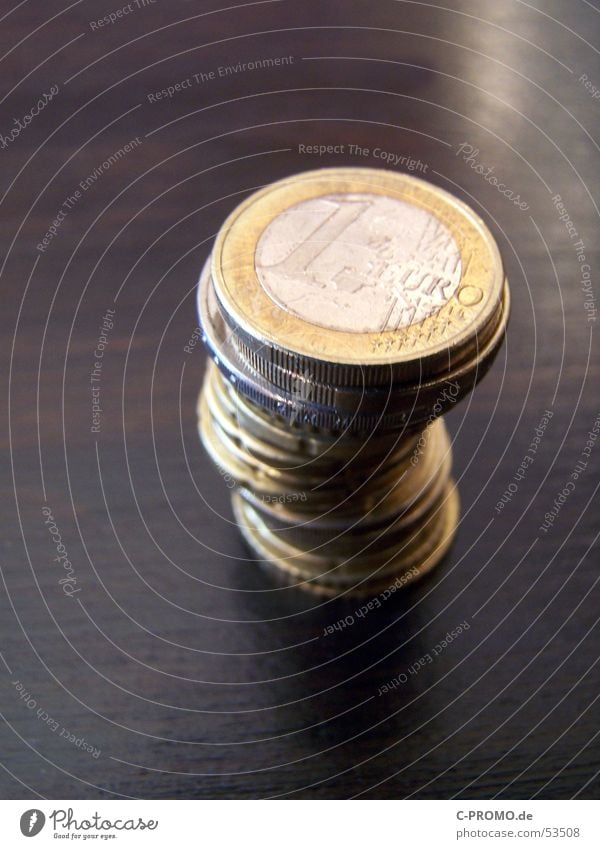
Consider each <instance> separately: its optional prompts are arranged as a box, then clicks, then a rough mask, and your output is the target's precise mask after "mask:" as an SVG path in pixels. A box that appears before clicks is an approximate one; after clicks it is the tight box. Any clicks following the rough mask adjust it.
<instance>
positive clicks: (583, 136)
mask: <svg viewBox="0 0 600 849" xmlns="http://www.w3.org/2000/svg"><path fill="white" fill-rule="evenodd" d="M12 5H13V2H12V0H11V2H10V3H5V4H4V5H3V8H2V14H3V15H4V17H3V19H2V22H1V30H0V33H1V35H0V38H1V42H2V60H1V65H0V68H1V71H2V75H1V77H0V79H1V89H2V91H1V93H2V111H1V113H0V115H1V117H0V133H1V134H2V137H1V140H0V146H1V148H2V149H0V164H1V166H2V170H1V178H0V179H1V191H2V214H1V217H0V228H1V233H2V239H1V248H0V253H1V261H2V265H1V274H2V293H3V294H2V309H1V317H2V323H3V332H2V344H3V350H4V351H5V359H4V360H3V362H4V369H3V375H4V378H5V379H4V380H3V389H4V391H5V392H6V399H7V410H8V415H7V416H6V417H4V418H3V422H4V424H5V425H6V424H8V427H5V428H3V431H4V432H5V433H6V441H5V446H4V449H5V450H4V451H3V469H4V474H5V477H4V486H3V488H2V499H3V504H2V517H3V527H4V533H3V534H2V557H1V565H2V579H3V584H2V596H1V601H0V609H1V616H2V618H1V622H2V634H3V639H2V659H1V660H0V681H1V703H2V716H3V719H4V722H3V724H2V727H1V731H0V753H1V754H0V760H1V763H2V770H1V771H0V788H1V792H2V794H3V795H4V797H6V798H19V797H27V798H36V797H46V798H54V799H56V798H88V797H97V798H121V797H143V798H144V797H145V798H152V797H155V798H174V797H177V798H188V797H194V798H209V797H226V798H240V797H249V798H262V797H293V798H331V797H343V798H346V797H353V796H362V797H371V798H377V797H380V798H404V797H417V798H450V797H454V796H462V797H465V798H468V797H472V798H491V797H498V798H530V797H541V798H545V797H556V798H564V797H571V796H578V797H580V798H586V797H591V796H593V795H594V793H597V791H598V771H599V769H600V754H599V749H598V736H597V735H598V722H597V717H598V709H597V708H598V702H597V699H598V671H597V669H596V667H595V663H596V661H597V657H598V652H597V642H595V638H596V636H597V631H596V630H595V626H596V624H597V611H598V596H597V593H596V592H595V587H596V582H597V571H598V570H597V564H598V561H597V548H595V547H594V546H595V541H596V533H597V524H598V523H597V517H598V509H597V500H595V499H596V490H597V477H598V459H599V457H600V445H599V444H598V439H597V438H596V436H597V430H598V429H600V423H599V422H598V415H599V412H600V401H599V393H598V345H597V340H596V339H595V338H594V333H595V332H597V330H596V326H597V323H598V322H597V315H596V313H595V312H594V303H595V304H596V306H597V303H598V302H597V300H596V301H595V302H594V301H593V298H594V297H595V298H596V299H598V298H599V297H600V289H599V284H598V281H597V270H598V267H599V257H598V251H597V245H598V236H597V224H598V210H597V207H596V201H597V188H598V180H597V174H598V155H597V154H598V148H597V145H596V143H595V141H594V133H595V131H597V128H598V117H599V115H600V100H599V99H598V92H599V91H600V67H599V65H598V61H597V59H598V51H597V49H596V47H595V46H594V45H597V44H598V34H599V31H600V27H599V24H600V16H599V15H598V8H597V4H594V3H590V2H584V0H576V2H567V0H562V2H559V0H549V1H548V2H542V0H534V2H533V3H532V4H530V3H524V2H519V0H514V2H512V0H511V2H507V3H499V2H491V0H490V2H488V1H487V0H484V2H479V3H472V2H469V0H448V1H447V2H446V3H445V4H440V5H436V3H435V2H434V3H430V4H427V3H423V4H421V3H418V2H392V0H379V2H371V3H367V2H358V1H357V0H349V1H348V2H335V3H323V2H319V0H309V2H303V3H299V2H291V0H290V2H287V1H286V0H284V1H283V2H279V0H267V2H254V3H250V4H243V5H239V6H236V5H235V4H230V5H229V6H228V8H223V9H222V10H221V9H220V8H219V4H218V3H213V2H196V3H189V2H178V1H177V2H169V3H167V2H166V0H156V2H154V3H151V2H149V0H146V2H143V0H139V2H135V0H132V3H131V4H129V5H128V6H126V5H125V4H123V5H121V6H120V5H119V2H118V0H112V2H105V0H99V2H95V3H91V2H77V3H70V4H68V3H66V2H63V3H61V2H57V0H48V2H45V3H43V4H41V3H34V2H25V3H21V4H16V3H15V8H14V10H13V9H12ZM223 5H225V4H223ZM595 6H596V7H595ZM117 9H120V10H121V14H120V16H117V17H115V18H114V22H112V23H111V22H110V20H111V19H110V17H109V18H108V19H107V21H108V22H103V25H100V23H98V22H99V21H100V20H101V19H102V18H103V16H105V15H109V14H110V13H115V14H116V13H117ZM113 17H114V16H113ZM266 60H279V61H277V62H275V61H273V62H267V61H266ZM244 66H245V67H244ZM228 68H229V70H227V69H228ZM220 69H221V70H220ZM169 87H172V89H173V90H172V91H169ZM161 91H162V92H164V91H166V93H163V94H160V92H161ZM40 99H41V100H42V103H41V105H37V104H38V101H40ZM306 145H334V146H337V148H334V149H333V150H332V151H331V152H330V153H325V154H324V155H322V156H319V155H315V154H310V153H307V152H302V151H304V147H303V146H306ZM465 145H466V146H468V147H465ZM461 146H462V147H461ZM358 148H362V149H364V150H367V153H366V154H364V155H363V154H362V153H361V152H360V151H359V150H358ZM469 154H470V155H469ZM384 155H385V158H384ZM390 156H391V158H389V157H390ZM401 157H405V159H404V160H403V161H401V159H400V158H401ZM406 157H412V158H413V159H415V160H418V161H419V162H420V164H416V163H413V165H415V167H416V170H415V171H413V173H415V174H417V176H422V177H424V178H425V179H429V180H431V181H432V182H434V183H436V184H437V185H439V186H441V187H443V188H445V189H449V190H451V191H453V192H455V193H456V194H457V195H458V196H459V197H461V198H463V199H465V200H466V201H468V202H469V203H470V204H472V205H473V206H474V207H475V209H476V210H477V211H478V212H479V213H480V214H481V215H482V217H483V218H484V219H485V220H486V221H487V223H488V224H489V225H490V227H491V228H492V230H493V232H494V233H495V235H496V237H497V239H498V242H499V244H500V247H501V250H502V254H503V257H504V261H505V265H506V270H507V274H508V276H509V279H510V284H511V291H512V298H513V308H512V319H511V324H510V328H509V332H508V338H507V341H506V345H505V346H504V347H503V349H502V351H501V353H500V355H499V357H498V359H497V361H496V363H495V365H494V367H493V369H492V371H491V372H490V374H489V375H488V376H487V378H486V379H485V380H484V382H483V383H482V384H481V385H480V386H479V387H478V388H477V390H476V391H475V393H474V394H473V396H472V398H471V399H470V400H469V401H467V402H464V403H462V404H461V405H460V406H459V407H457V408H456V409H455V410H453V411H452V413H451V415H449V416H448V426H449V428H450V430H451V433H452V437H453V440H454V452H455V461H454V462H455V472H456V475H457V477H458V478H459V482H460V492H461V498H462V511H463V512H462V521H461V524H460V529H459V533H458V537H457V540H456V544H455V546H454V548H453V550H452V553H451V555H450V556H449V557H448V559H447V561H446V562H445V564H444V565H443V567H442V568H440V569H438V570H437V571H436V572H435V574H433V575H432V576H431V578H430V579H428V580H427V581H425V582H423V583H421V584H419V585H418V586H415V587H414V589H410V590H408V591H406V592H404V593H402V594H400V593H396V594H395V595H394V596H393V598H391V599H390V600H389V601H387V602H386V603H385V604H383V605H382V606H381V608H380V609H378V610H374V611H372V612H371V613H369V614H368V615H367V616H364V617H363V618H359V617H357V616H356V609H357V604H356V602H352V601H348V600H344V599H341V600H332V601H327V602H324V601H320V600H318V599H315V598H314V597H313V596H311V595H309V594H306V593H305V592H303V591H301V590H298V589H289V588H288V589H286V588H284V587H282V586H280V585H278V584H276V583H275V582H274V580H273V579H272V578H271V577H270V576H269V574H267V573H265V572H264V571H263V570H262V569H260V568H258V567H257V566H256V564H253V563H252V562H251V561H250V560H248V553H247V552H246V551H245V549H244V547H243V544H242V542H241V540H240V537H239V535H238V534H237V532H236V531H235V528H234V525H233V519H232V514H231V510H230V506H229V493H228V490H227V488H226V486H225V483H224V481H223V480H222V477H221V475H220V474H219V472H218V471H217V470H216V469H215V468H214V467H213V466H212V465H211V463H210V462H209V461H208V459H207V458H206V456H205V455H204V453H203V451H202V449H201V447H200V444H199V440H198V436H197V430H196V415H195V402H196V398H197V395H198V391H199V387H200V383H201V378H202V374H203V364H204V355H203V352H202V350H201V345H200V344H195V341H196V336H195V335H194V334H195V328H196V325H197V319H196V315H195V302H194V288H195V283H196V280H197V277H198V274H199V271H200V268H201V265H202V263H203V261H204V259H205V257H206V256H207V254H208V251H209V250H210V245H211V240H212V239H213V237H214V234H215V232H216V230H217V229H218V227H219V225H220V223H221V222H222V220H223V218H224V217H225V215H226V214H227V213H228V212H229V211H230V210H231V209H232V208H233V207H234V206H235V205H236V204H237V203H238V202H239V201H240V200H241V199H243V198H244V197H246V196H247V195H248V193H249V192H251V191H252V190H253V189H255V188H256V187H259V186H262V185H264V184H266V183H268V182H270V181H272V180H274V179H277V178H280V177H282V176H285V175H288V174H291V173H294V172H299V171H303V170H307V169H312V168H315V167H318V166H335V165H342V164H344V165H367V166H373V167H384V166H387V167H389V168H391V169H392V170H397V171H406V170H407V165H409V164H410V163H409V161H408V159H406ZM478 165H479V166H481V167H479V168H477V167H475V166H478ZM488 169H493V170H492V171H489V170H488ZM492 175H494V176H496V177H497V178H498V181H499V182H501V183H502V184H503V186H504V193H502V192H500V191H499V188H498V187H497V186H495V185H494V184H493V181H491V179H490V178H491V176H492ZM557 195H560V196H561V198H562V201H559V199H558V198H557V197H556V196H557ZM516 196H519V197H518V199H517V198H516ZM519 203H520V204H521V205H520V206H519V205H518V204H519ZM560 203H562V204H563V206H562V207H561V206H560V205H559V204H560ZM561 216H562V218H561ZM575 234H576V235H575ZM44 239H46V242H44ZM580 240H581V243H580ZM579 243H580V244H579ZM578 244H579V252H580V253H583V254H584V255H585V260H582V259H580V258H579V257H578V250H577V245H578ZM587 272H589V275H588V274H587ZM588 276H589V277H590V279H591V280H592V281H593V285H592V288H591V289H590V288H589V287H588V288H586V287H587V278H588ZM582 281H583V282H582ZM109 311H113V312H109ZM99 346H100V347H99ZM99 354H102V355H103V356H102V357H100V356H99ZM97 364H99V365H97ZM92 389H93V390H94V392H95V394H94V395H93V394H92ZM94 401H96V404H97V406H98V407H99V408H100V409H101V413H100V414H99V416H97V417H96V418H95V419H94V418H93V412H94V410H93V402H94ZM545 411H550V412H551V413H552V416H551V418H550V417H549V416H547V417H546V418H547V419H548V421H547V423H546V425H545V426H544V424H543V418H544V416H545V415H546V414H545ZM540 423H542V425H541V427H540ZM94 427H95V428H96V430H95V431H94V430H93V428H94ZM594 427H596V431H594ZM536 429H538V430H537V431H536ZM536 432H537V433H538V436H539V437H540V438H539V441H538V442H534V444H535V446H536V451H535V453H530V454H529V456H530V457H532V458H533V461H532V462H531V463H530V464H529V465H528V466H527V468H526V469H525V471H524V473H520V472H519V469H520V467H522V461H523V458H524V457H525V456H526V455H527V454H528V452H529V449H530V446H531V444H532V442H533V441H534V439H535V437H536ZM590 433H591V434H592V435H591V436H590V435H589V434H590ZM581 461H582V463H585V464H586V465H585V466H584V465H583V464H582V463H581ZM578 464H579V465H578ZM574 473H575V474H577V477H573V474H574ZM569 482H571V484H572V485H569ZM507 492H508V496H505V502H506V503H505V504H503V506H502V508H501V509H499V508H497V504H498V502H499V501H500V500H501V498H502V496H503V494H504V493H507ZM563 492H564V493H565V494H564V495H561V493H563ZM556 505H558V506H556ZM553 509H554V512H555V514H556V515H555V516H554V517H553V518H554V521H553V522H550V521H548V522H546V524H547V529H546V530H544V529H543V527H544V522H545V516H546V514H548V513H550V511H552V510H553ZM61 581H62V583H61ZM346 617H350V618H352V617H354V618H355V619H356V623H355V624H354V625H352V626H348V627H347V628H344V629H343V630H342V631H338V632H336V633H335V634H333V635H330V636H323V635H324V631H325V629H326V628H327V627H328V626H329V625H331V624H333V623H336V622H338V621H339V620H340V619H344V618H346ZM463 622H466V623H467V626H468V627H466V626H465V627H463V630H462V633H460V634H458V636H457V637H456V638H455V639H454V640H452V641H451V642H449V644H448V645H447V646H446V647H445V648H443V649H442V650H441V651H439V652H437V654H436V653H435V647H436V646H438V645H439V644H440V641H441V640H443V639H444V638H445V636H446V635H447V633H448V632H451V631H453V630H458V629H459V626H460V624H461V623H463ZM428 656H429V657H430V658H431V662H428V661H427V657H428ZM424 658H425V660H423V659H424ZM420 662H421V663H420ZM417 664H419V668H418V670H416V665H417ZM411 669H412V670H413V671H412V672H410V671H409V670H411ZM398 676H400V677H401V679H402V680H403V678H402V676H404V677H406V679H407V680H406V682H405V683H403V684H400V685H398V686H396V688H395V689H393V690H392V691H391V692H389V693H386V694H383V695H379V691H380V688H381V687H382V685H384V684H386V683H387V682H389V681H391V680H392V679H394V678H396V679H397V678H398Z"/></svg>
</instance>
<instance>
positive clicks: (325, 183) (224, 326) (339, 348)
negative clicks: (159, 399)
mask: <svg viewBox="0 0 600 849" xmlns="http://www.w3.org/2000/svg"><path fill="white" fill-rule="evenodd" d="M509 311H510V294H509V288H508V283H507V281H506V279H505V277H504V271H503V268H502V262H501V260H500V255H499V252H498V249H497V246H496V244H495V241H494V239H493V237H492V235H491V233H490V231H489V230H488V228H487V227H486V225H485V224H484V223H483V221H482V220H481V219H480V218H479V217H478V216H477V215H475V213H474V212H473V211H472V210H471V209H470V208H469V207H467V206H466V205H465V204H463V203H462V202H461V201H459V200H458V199H457V198H454V197H453V196H452V195H450V194H448V193H447V192H445V191H443V190H441V189H439V188H438V187H436V186H433V185H430V184H428V183H425V182H424V181H422V180H419V179H416V178H414V177H410V176H407V175H402V174H396V173H390V172H386V171H377V170H373V169H356V168H335V169H328V170H320V171H314V172H308V173H304V174H300V175H296V176H294V177H290V178H287V179H285V180H281V181H279V182H277V183H274V184H272V185H270V186H267V187H265V188H264V189H262V190H260V191H259V192H256V193H255V194H254V195H252V196H251V197H249V198H248V199H247V200H246V201H244V202H243V203H242V204H240V206H239V207H238V208H237V209H236V210H234V211H233V212H232V214H231V215H230V216H229V218H228V219H227V220H226V221H225V223H224V224H223V226H222V227H221V229H220V231H219V234H218V236H217V238H216V241H215V245H214V248H213V251H212V253H211V256H210V257H209V259H208V261H207V262H206V264H205V266H204V268H203V271H202V274H201V276H200V282H199V286H198V312H199V317H200V322H201V325H202V328H203V340H204V342H205V344H206V346H207V348H208V350H209V352H210V354H211V361H210V362H209V364H208V367H207V370H206V374H205V378H204V384H203V388H202V391H201V394H200V399H199V404H198V415H199V433H200V437H201V440H202V442H203V444H204V446H205V448H206V450H207V451H208V453H209V455H210V456H211V457H212V459H213V460H214V461H215V463H216V464H217V465H218V466H219V467H220V468H221V469H222V470H223V471H224V472H226V473H227V474H228V475H229V478H230V479H231V480H232V481H233V482H234V489H233V490H232V507H233V511H234V516H235V519H236V521H237V524H238V527H239V530H240V533H241V534H242V536H243V538H244V539H245V541H246V543H247V544H248V546H249V547H250V549H251V551H252V553H253V556H254V558H255V559H257V560H258V561H259V562H261V563H265V564H267V565H269V566H271V567H273V568H274V569H275V571H276V574H278V575H279V576H280V577H283V578H284V579H285V580H287V581H288V582H291V583H292V584H297V585H299V586H302V587H306V588H310V589H313V590H318V591H319V592H321V593H325V594H329V595H331V594H336V593H351V594H368V593H370V592H376V591H377V589H378V588H380V587H382V586H385V585H386V584H387V585H389V583H390V581H391V580H392V579H395V580H396V581H398V580H400V581H401V583H410V582H412V581H413V580H415V579H416V578H417V577H420V576H422V575H424V574H426V573H427V572H428V571H429V570H430V569H432V568H433V567H434V566H435V565H436V563H438V562H440V560H441V559H442V558H443V557H444V556H445V554H446V553H447V551H448V550H449V547H450V545H451V542H452V539H453V537H454V534H455V532H456V529H457V524H458V514H459V498H458V493H457V489H456V486H455V484H454V481H453V480H452V476H451V470H452V449H451V443H450V440H449V437H448V433H447V430H446V427H445V424H444V422H443V419H442V416H443V415H444V413H445V412H447V411H448V410H449V409H451V408H452V407H453V406H454V405H455V404H456V403H458V402H459V401H460V399H461V398H463V397H464V396H465V395H467V394H468V393H469V392H470V391H471V390H472V388H473V387H474V386H475V384H476V383H477V382H478V381H479V380H480V379H481V378H482V376H483V375H484V374H485V372H486V371H487V369H488V368H489V367H490V366H491V364H492V362H493V360H494V358H495V356H496V354H497V352H498V350H499V348H500V345H501V344H502V340H503V338H504V334H505V331H506V326H507V322H508V316H509Z"/></svg>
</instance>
